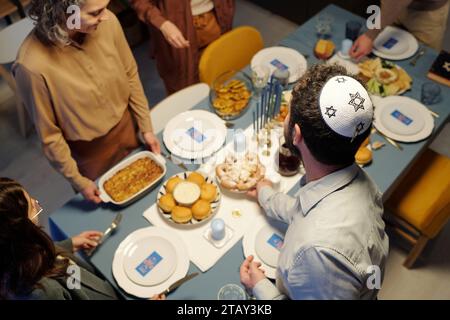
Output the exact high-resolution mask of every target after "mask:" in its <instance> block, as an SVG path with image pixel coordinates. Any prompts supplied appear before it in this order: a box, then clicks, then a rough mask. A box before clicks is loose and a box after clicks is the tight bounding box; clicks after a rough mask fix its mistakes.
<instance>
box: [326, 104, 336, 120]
mask: <svg viewBox="0 0 450 320" xmlns="http://www.w3.org/2000/svg"><path fill="white" fill-rule="evenodd" d="M326 110H327V111H325V114H326V115H327V116H328V119H329V118H331V117H336V111H337V110H336V109H335V108H333V106H331V107H326Z"/></svg>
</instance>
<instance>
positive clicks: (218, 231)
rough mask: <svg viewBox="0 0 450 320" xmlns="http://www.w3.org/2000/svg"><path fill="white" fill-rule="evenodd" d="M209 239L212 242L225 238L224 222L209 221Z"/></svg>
mask: <svg viewBox="0 0 450 320" xmlns="http://www.w3.org/2000/svg"><path fill="white" fill-rule="evenodd" d="M211 237H212V238H213V239H214V240H222V239H223V238H224V237H225V222H224V221H223V219H220V218H217V219H214V220H213V221H211Z"/></svg>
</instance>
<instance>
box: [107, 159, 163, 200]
mask: <svg viewBox="0 0 450 320" xmlns="http://www.w3.org/2000/svg"><path fill="white" fill-rule="evenodd" d="M165 174H166V165H165V160H164V158H163V157H161V156H160V155H157V154H154V153H153V152H150V151H141V152H138V153H136V154H134V155H132V156H130V157H128V158H126V159H125V160H123V161H122V162H120V163H119V164H117V165H115V166H114V167H113V168H111V169H110V170H109V171H108V172H106V173H105V174H104V175H103V176H102V177H101V178H100V179H99V182H98V186H99V190H100V198H101V199H102V201H103V202H111V203H114V204H116V205H120V206H123V205H127V204H129V203H131V202H132V201H134V200H136V199H138V198H139V196H141V195H143V194H144V193H145V192H146V191H149V190H150V189H151V188H152V187H153V186H155V185H156V184H157V183H158V182H159V181H161V179H162V178H163V177H164V176H165Z"/></svg>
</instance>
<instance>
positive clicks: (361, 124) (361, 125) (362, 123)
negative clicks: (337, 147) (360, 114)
mask: <svg viewBox="0 0 450 320" xmlns="http://www.w3.org/2000/svg"><path fill="white" fill-rule="evenodd" d="M363 129H364V122H360V123H359V124H358V125H357V126H356V134H357V135H359V133H360V132H361V131H363Z"/></svg>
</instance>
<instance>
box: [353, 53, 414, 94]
mask: <svg viewBox="0 0 450 320" xmlns="http://www.w3.org/2000/svg"><path fill="white" fill-rule="evenodd" d="M358 67H359V72H360V75H361V76H362V78H364V80H366V81H367V89H368V91H369V92H370V93H372V94H375V95H378V96H381V97H387V96H393V95H400V94H402V93H404V92H405V91H407V90H409V89H411V83H412V78H411V77H410V76H409V74H408V73H407V72H406V71H405V70H404V69H403V68H401V67H400V66H398V65H396V64H395V63H392V62H389V61H386V60H383V59H380V58H375V59H367V60H365V61H364V62H361V63H359V64H358Z"/></svg>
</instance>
